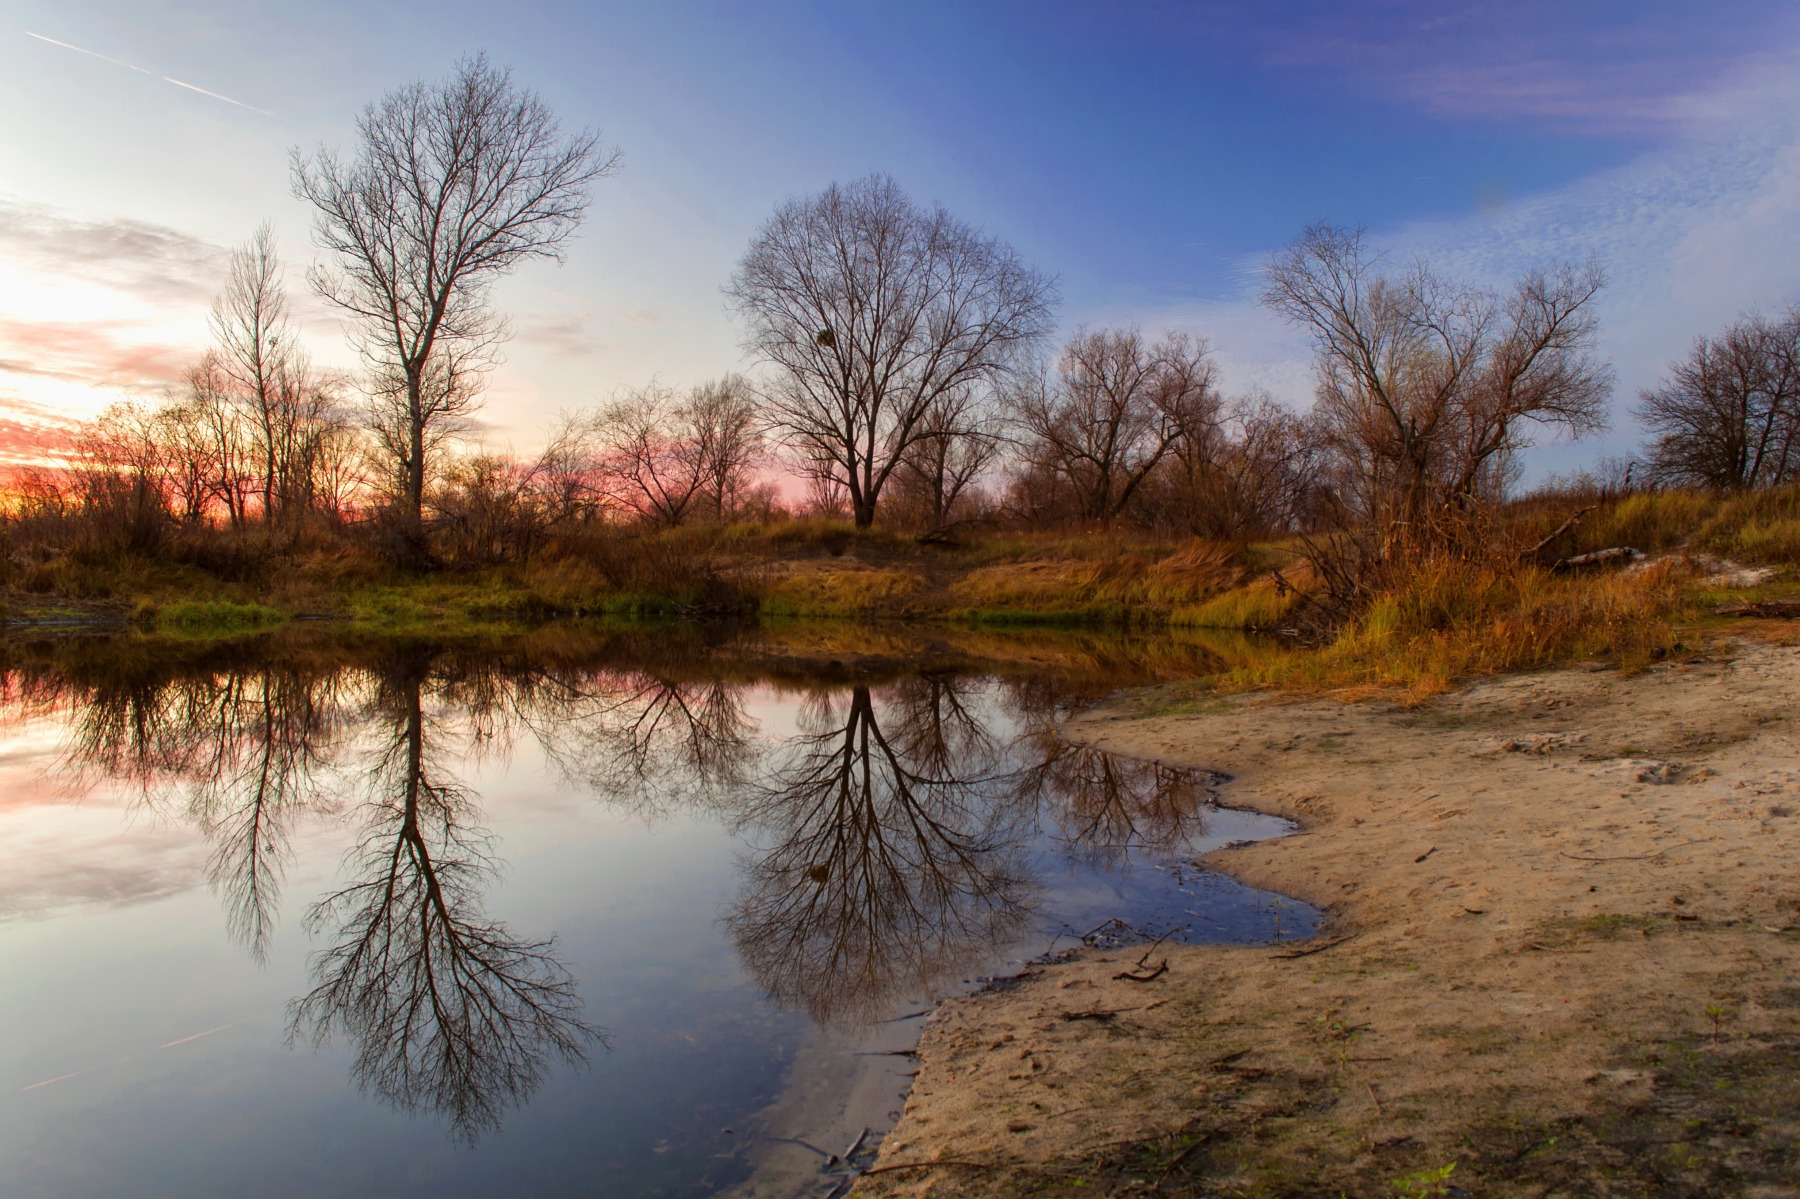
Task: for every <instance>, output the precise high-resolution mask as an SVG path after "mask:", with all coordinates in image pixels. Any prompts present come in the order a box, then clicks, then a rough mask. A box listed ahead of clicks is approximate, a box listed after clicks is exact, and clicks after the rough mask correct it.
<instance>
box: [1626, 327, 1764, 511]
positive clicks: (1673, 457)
mask: <svg viewBox="0 0 1800 1199" xmlns="http://www.w3.org/2000/svg"><path fill="white" fill-rule="evenodd" d="M1635 411H1636V415H1637V417H1638V419H1639V420H1640V421H1642V422H1643V424H1644V428H1645V430H1646V432H1648V433H1649V435H1650V447H1649V467H1650V472H1649V473H1650V481H1651V482H1654V483H1661V484H1667V485H1674V486H1682V487H1711V488H1717V489H1719V490H1721V491H1743V490H1747V489H1749V488H1753V487H1769V486H1774V485H1777V484H1781V483H1785V482H1787V481H1789V480H1790V479H1792V478H1794V477H1795V475H1796V474H1797V473H1800V307H1796V308H1790V309H1788V311H1787V313H1786V314H1785V315H1784V316H1782V317H1781V318H1779V319H1773V320H1772V319H1769V318H1767V317H1763V316H1749V317H1745V318H1744V319H1742V320H1740V321H1738V322H1736V323H1735V324H1733V325H1732V326H1731V327H1730V328H1728V329H1726V330H1725V331H1724V332H1723V333H1720V334H1719V335H1718V336H1717V337H1702V338H1699V339H1698V340H1696V341H1695V342H1694V348H1693V349H1692V350H1690V351H1689V352H1688V356H1687V357H1686V358H1684V359H1682V360H1681V361H1680V362H1677V363H1675V364H1673V365H1672V366H1671V367H1670V368H1669V374H1668V377H1667V378H1666V379H1665V380H1664V381H1663V382H1662V383H1661V384H1659V385H1658V386H1656V387H1654V388H1651V389H1649V390H1646V391H1643V392H1641V393H1640V394H1639V397H1638V404H1637V408H1636V410H1635Z"/></svg>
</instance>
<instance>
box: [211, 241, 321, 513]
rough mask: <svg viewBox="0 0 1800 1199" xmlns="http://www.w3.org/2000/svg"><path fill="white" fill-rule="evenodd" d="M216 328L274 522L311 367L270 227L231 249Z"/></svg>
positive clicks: (215, 311) (214, 316) (217, 305)
mask: <svg viewBox="0 0 1800 1199" xmlns="http://www.w3.org/2000/svg"><path fill="white" fill-rule="evenodd" d="M210 323H211V325H212V332H213V339H214V341H215V342H216V343H217V344H218V349H219V353H218V366H219V369H220V370H221V371H223V373H224V374H225V376H226V377H227V378H228V379H230V381H231V382H232V383H233V384H234V385H235V388H234V389H235V391H236V393H237V398H238V399H239V400H240V401H241V402H242V404H243V405H244V408H245V410H246V414H247V415H248V417H249V419H250V423H251V425H252V426H253V429H254V434H255V440H256V455H257V458H258V459H259V461H258V463H257V465H258V467H259V468H260V471H259V473H260V475H261V479H260V487H259V490H260V491H261V493H262V495H261V498H262V510H263V518H264V519H265V520H272V519H273V518H274V517H275V515H276V513H277V510H278V509H279V507H280V506H281V497H280V496H279V494H278V489H277V485H276V477H277V458H278V455H279V454H280V451H281V449H282V446H283V443H284V442H285V441H286V440H288V439H289V435H290V433H291V426H292V424H293V420H292V417H293V413H294V409H295V407H297V401H299V400H300V399H301V397H302V395H303V394H304V392H305V390H306V384H305V381H304V380H303V378H302V376H303V375H304V374H306V364H305V361H304V355H303V353H302V351H301V349H300V346H299V344H298V340H297V338H296V336H295V333H294V328H293V322H292V321H291V320H290V319H289V315H288V303H287V296H286V294H285V292H284V291H283V289H282V271H281V259H280V257H279V256H278V255H277V253H276V249H275V230H274V227H273V226H272V225H270V224H269V222H267V221H264V222H263V223H262V224H261V225H258V226H257V228H256V232H255V233H254V234H252V235H251V238H250V240H249V241H248V242H246V243H244V244H243V245H242V246H239V247H238V248H237V249H236V250H234V251H232V255H231V267H230V273H229V274H228V275H227V277H226V282H225V290H223V291H221V292H220V293H219V295H218V296H217V298H215V299H214V300H213V306H212V314H211V319H210ZM234 515H235V513H234Z"/></svg>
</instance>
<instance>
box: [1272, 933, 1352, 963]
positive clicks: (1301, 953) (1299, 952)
mask: <svg viewBox="0 0 1800 1199" xmlns="http://www.w3.org/2000/svg"><path fill="white" fill-rule="evenodd" d="M1356 937H1357V934H1356V933H1345V934H1344V935H1343V936H1341V937H1333V938H1332V939H1331V940H1329V941H1327V942H1325V943H1324V944H1323V945H1310V946H1308V947H1307V948H1305V949H1290V950H1288V951H1287V952H1286V953H1277V954H1272V955H1270V956H1272V957H1278V958H1309V957H1311V956H1312V955H1313V954H1315V953H1324V952H1325V951H1326V950H1327V949H1336V948H1337V947H1338V946H1339V945H1342V944H1343V943H1344V942H1345V941H1354V940H1356Z"/></svg>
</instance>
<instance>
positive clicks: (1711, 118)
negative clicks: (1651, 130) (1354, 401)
mask: <svg viewBox="0 0 1800 1199" xmlns="http://www.w3.org/2000/svg"><path fill="white" fill-rule="evenodd" d="M1669 119H1670V120H1671V121H1674V122H1676V125H1675V128H1676V129H1677V131H1678V134H1679V136H1677V137H1676V138H1675V139H1674V140H1673V142H1672V143H1671V144H1669V145H1667V146H1665V147H1663V148H1660V149H1657V150H1654V151H1647V152H1645V153H1644V154H1642V155H1640V156H1638V157H1637V158H1635V159H1634V160H1632V161H1630V162H1628V163H1625V164H1623V165H1621V166H1618V167H1614V168H1610V169H1607V170H1604V171H1601V172H1598V173H1596V174H1594V175H1591V176H1589V177H1587V178H1584V179H1581V180H1578V181H1576V182H1575V183H1572V184H1570V185H1568V186H1565V187H1560V188H1556V189H1553V190H1551V191H1547V192H1544V193H1541V194H1538V195H1535V196H1528V197H1524V198H1521V199H1519V200H1517V201H1515V202H1513V203H1511V204H1508V205H1505V206H1503V207H1498V208H1494V209H1489V210H1484V211H1481V212H1476V213H1472V214H1469V215H1465V216H1461V217H1456V218H1451V219H1440V220H1431V221H1418V222H1413V223H1409V224H1406V225H1402V226H1399V227H1396V228H1391V229H1381V230H1375V231H1373V232H1372V234H1371V237H1372V238H1373V240H1374V241H1375V243H1376V244H1377V246H1378V247H1380V248H1383V249H1385V250H1386V251H1387V252H1388V254H1389V255H1390V257H1391V258H1392V260H1393V261H1394V262H1395V263H1396V264H1404V263H1405V262H1407V261H1410V260H1411V259H1412V258H1413V257H1415V256H1420V257H1424V258H1427V259H1429V260H1430V261H1431V262H1432V263H1433V265H1434V266H1435V267H1436V268H1438V269H1439V270H1441V271H1442V272H1443V273H1444V274H1446V275H1448V276H1450V277H1454V278H1461V279H1466V280H1470V281H1473V282H1478V283H1483V284H1487V285H1490V286H1495V287H1503V286H1505V285H1506V284H1508V283H1509V282H1510V281H1511V280H1513V279H1516V278H1517V277H1518V275H1519V274H1520V273H1521V272H1522V271H1525V270H1527V269H1530V268H1532V267H1536V266H1543V265H1548V264H1553V263H1556V262H1559V261H1569V260H1576V261H1579V260H1584V259H1587V258H1589V257H1596V258H1598V259H1599V260H1600V261H1601V262H1602V263H1603V264H1604V265H1605V267H1606V268H1607V272H1608V275H1609V277H1610V284H1609V286H1608V288H1607V290H1606V292H1605V293H1604V294H1603V296H1602V300H1601V309H1600V316H1601V328H1602V342H1601V347H1600V348H1601V352H1602V353H1603V354H1604V355H1606V356H1607V357H1608V358H1610V359H1611V361H1612V362H1613V363H1614V364H1615V366H1616V367H1617V370H1618V374H1619V382H1620V387H1619V392H1618V394H1617V396H1616V398H1615V406H1614V407H1615V413H1614V416H1615V424H1616V426H1617V427H1616V428H1615V430H1614V432H1613V434H1612V435H1611V436H1610V438H1609V439H1608V440H1607V441H1606V442H1603V443H1599V444H1597V445H1595V444H1586V445H1583V446H1581V447H1577V448H1576V449H1574V450H1563V451H1555V452H1551V453H1547V454H1543V455H1540V457H1539V459H1538V461H1539V464H1540V468H1546V467H1547V468H1562V467H1566V466H1567V465H1569V464H1571V463H1572V462H1575V461H1585V460H1588V459H1591V458H1592V457H1593V456H1594V455H1595V454H1597V453H1600V452H1623V451H1629V450H1630V449H1631V448H1633V447H1634V446H1635V444H1636V442H1637V438H1638V434H1637V430H1636V429H1635V428H1634V427H1633V426H1632V424H1631V421H1630V416H1629V407H1630V404H1631V401H1632V399H1633V397H1634V396H1635V394H1636V392H1637V390H1638V389H1639V388H1641V387H1646V386H1649V385H1651V384H1653V383H1654V381H1655V380H1656V379H1657V378H1658V377H1659V376H1660V375H1661V374H1662V372H1663V371H1664V370H1665V368H1666V367H1667V365H1668V363H1669V362H1670V361H1671V360H1673V359H1675V358H1678V357H1680V356H1681V354H1683V353H1684V352H1685V351H1686V349H1687V347H1688V345H1689V343H1690V342H1691V340H1692V338H1693V337H1694V336H1696V335H1697V334H1701V333H1708V332H1712V331H1714V330H1716V329H1717V328H1719V327H1720V326H1721V325H1723V324H1725V323H1726V322H1728V321H1730V320H1731V319H1733V318H1734V317H1736V316H1737V315H1739V314H1740V313H1742V312H1745V311H1747V310H1750V309H1755V308H1761V309H1765V310H1767V309H1770V308H1774V307H1778V306H1780V305H1784V304H1787V303H1793V302H1800V276H1796V274H1795V272H1794V266H1793V264H1794V263H1796V262H1800V53H1796V54H1790V55H1788V56H1786V57H1785V58H1784V59H1779V60H1777V59H1771V60H1769V61H1767V62H1761V61H1759V62H1758V63H1756V64H1754V65H1752V66H1750V67H1748V68H1746V69H1744V70H1742V71H1740V72H1738V73H1737V74H1736V75H1735V76H1734V77H1733V78H1732V79H1731V80H1729V81H1727V82H1725V83H1723V84H1721V85H1719V86H1716V87H1713V88H1710V89H1708V90H1706V91H1704V92H1700V93H1696V94H1692V95H1688V96H1683V97H1678V98H1674V99H1672V100H1671V101H1670V117H1669ZM1296 232H1298V231H1297V230H1296ZM1265 263H1266V258H1263V257H1260V256H1256V257H1252V258H1248V259H1246V260H1245V261H1244V263H1243V267H1244V270H1245V271H1246V275H1245V276H1244V279H1245V282H1244V286H1243V288H1242V290H1241V292H1240V293H1239V294H1238V295H1237V296H1236V297H1233V298H1230V299H1226V300H1221V301H1219V302H1217V303H1207V304H1193V303H1190V304H1184V305H1167V306H1155V305H1145V306H1143V307H1142V308H1139V309H1136V310H1126V311H1120V312H1117V313H1104V314H1099V315H1098V318H1096V317H1090V318H1089V319H1111V320H1116V319H1128V320H1135V321H1137V322H1139V323H1142V324H1144V325H1146V326H1154V327H1180V328H1190V329H1194V330H1196V331H1199V332H1203V333H1205V334H1207V335H1208V336H1210V337H1211V338H1212V339H1213V341H1214V343H1215V344H1216V345H1217V347H1218V353H1219V357H1220V361H1221V365H1222V366H1223V367H1224V368H1225V370H1224V374H1225V376H1226V382H1227V384H1228V385H1229V386H1231V387H1233V388H1234V389H1248V388H1251V387H1264V388H1267V389H1268V390H1270V391H1272V392H1273V393H1275V394H1276V395H1277V396H1278V397H1279V398H1281V399H1283V400H1285V401H1287V402H1289V403H1290V404H1293V405H1294V406H1296V407H1304V406H1305V405H1307V404H1308V403H1310V400H1311V390H1312V388H1311V371H1310V365H1309V362H1308V358H1309V353H1308V350H1307V347H1306V343H1305V341H1304V339H1302V338H1300V337H1298V336H1297V335H1295V334H1294V332H1293V331H1292V330H1289V329H1287V328H1285V327H1284V326H1283V325H1282V324H1281V323H1280V322H1278V321H1277V320H1276V319H1275V318H1274V317H1273V316H1272V315H1270V314H1269V313H1267V312H1264V311H1262V310H1261V309H1260V308H1258V306H1257V304H1256V292H1257V290H1258V287H1257V283H1256V282H1252V279H1255V280H1258V281H1259V280H1260V275H1261V269H1262V267H1263V266H1264V265H1265Z"/></svg>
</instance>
